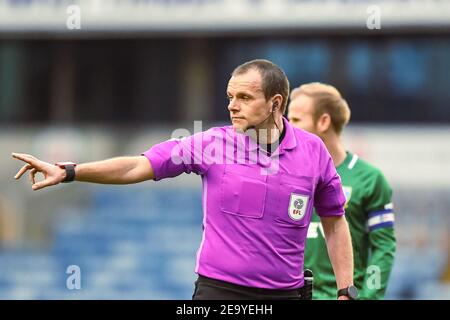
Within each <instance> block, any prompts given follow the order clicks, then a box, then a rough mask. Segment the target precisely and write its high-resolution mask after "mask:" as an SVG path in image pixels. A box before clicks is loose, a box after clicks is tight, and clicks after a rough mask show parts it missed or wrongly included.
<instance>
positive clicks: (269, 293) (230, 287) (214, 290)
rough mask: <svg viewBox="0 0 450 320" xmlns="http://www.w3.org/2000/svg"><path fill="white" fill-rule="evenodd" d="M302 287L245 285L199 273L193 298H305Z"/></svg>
mask: <svg viewBox="0 0 450 320" xmlns="http://www.w3.org/2000/svg"><path fill="white" fill-rule="evenodd" d="M302 296H303V290H302V288H298V289H291V290H278V289H259V288H252V287H244V286H240V285H236V284H232V283H229V282H225V281H220V280H215V279H211V278H207V277H204V276H201V275H199V276H198V279H197V281H195V290H194V294H193V295H192V299H193V300H303V299H304V298H302Z"/></svg>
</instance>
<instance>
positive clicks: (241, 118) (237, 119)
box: [231, 117, 245, 122]
mask: <svg viewBox="0 0 450 320" xmlns="http://www.w3.org/2000/svg"><path fill="white" fill-rule="evenodd" d="M242 120H245V118H244V117H231V121H232V122H234V121H242Z"/></svg>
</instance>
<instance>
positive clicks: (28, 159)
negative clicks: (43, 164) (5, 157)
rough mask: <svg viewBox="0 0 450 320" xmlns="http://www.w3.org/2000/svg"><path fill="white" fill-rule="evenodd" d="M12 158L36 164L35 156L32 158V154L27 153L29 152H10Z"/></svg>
mask: <svg viewBox="0 0 450 320" xmlns="http://www.w3.org/2000/svg"><path fill="white" fill-rule="evenodd" d="M11 155H12V157H13V158H16V159H19V160H22V161H24V162H26V163H29V164H31V165H37V161H36V158H34V157H33V156H31V155H29V154H25V153H14V152H13V153H12V154H11Z"/></svg>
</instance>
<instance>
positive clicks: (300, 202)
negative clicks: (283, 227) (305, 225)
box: [289, 193, 309, 221]
mask: <svg viewBox="0 0 450 320" xmlns="http://www.w3.org/2000/svg"><path fill="white" fill-rule="evenodd" d="M308 200H309V197H308V196H304V195H301V194H296V193H291V200H290V201H289V217H291V219H292V220H295V221H298V220H300V219H302V218H303V217H304V216H305V213H306V208H307V207H308Z"/></svg>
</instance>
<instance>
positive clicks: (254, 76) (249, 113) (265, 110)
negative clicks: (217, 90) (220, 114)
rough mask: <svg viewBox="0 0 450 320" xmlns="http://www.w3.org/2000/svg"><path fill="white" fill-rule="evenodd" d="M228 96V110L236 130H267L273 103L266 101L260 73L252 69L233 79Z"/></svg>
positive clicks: (229, 83)
mask: <svg viewBox="0 0 450 320" xmlns="http://www.w3.org/2000/svg"><path fill="white" fill-rule="evenodd" d="M227 96H228V100H229V103H228V110H229V111H230V118H231V122H232V124H233V128H234V129H235V130H239V131H246V130H247V129H248V128H249V127H250V126H254V127H255V128H257V129H264V128H266V124H267V123H268V122H269V121H268V117H270V115H271V106H272V103H271V102H269V101H266V98H265V96H264V92H263V89H262V78H261V75H260V73H259V71H257V70H254V69H252V70H249V71H248V72H246V73H244V74H239V75H236V76H233V77H231V79H230V81H229V82H228V88H227ZM269 120H270V119H269Z"/></svg>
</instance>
